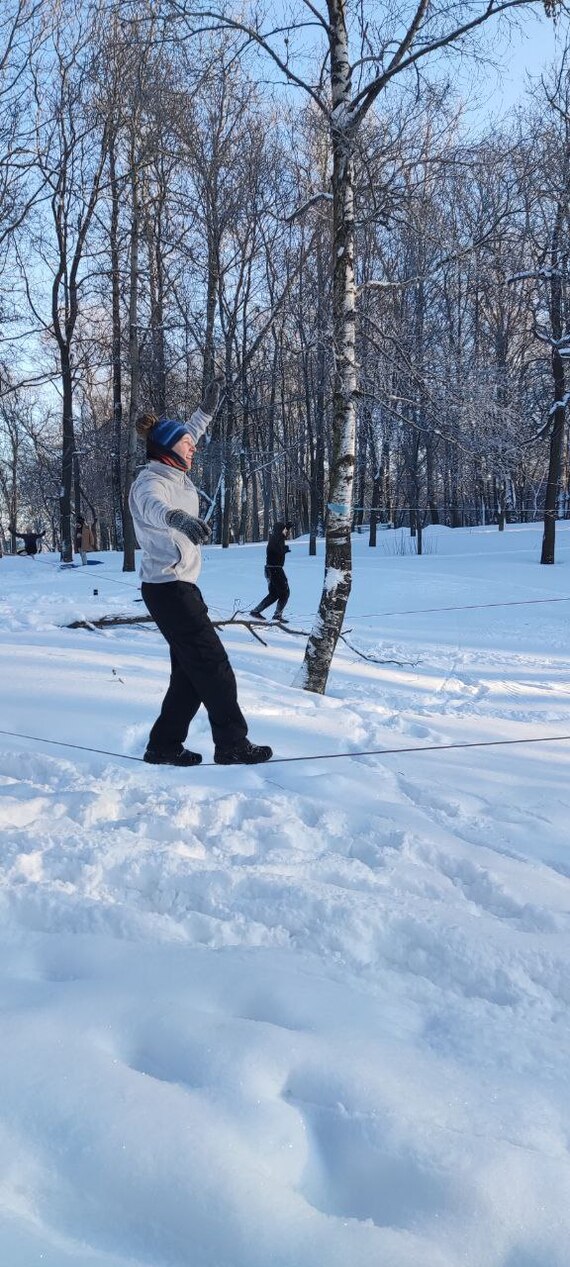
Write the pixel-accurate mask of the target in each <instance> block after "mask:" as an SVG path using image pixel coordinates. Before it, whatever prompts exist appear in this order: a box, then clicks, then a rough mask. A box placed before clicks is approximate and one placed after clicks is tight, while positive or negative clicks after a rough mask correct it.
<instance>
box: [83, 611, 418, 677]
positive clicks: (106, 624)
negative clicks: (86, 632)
mask: <svg viewBox="0 0 570 1267" xmlns="http://www.w3.org/2000/svg"><path fill="white" fill-rule="evenodd" d="M153 623H154V622H153V619H152V616H101V617H100V618H99V620H73V621H72V622H71V624H70V625H66V626H65V628H66V629H92V630H93V631H95V630H97V629H111V628H113V626H115V625H151V624H153ZM212 624H213V626H214V628H215V629H224V628H227V626H228V625H233V626H234V627H235V626H237V625H239V626H241V627H242V628H243V629H247V630H248V631H249V633H250V634H251V635H252V637H253V638H256V639H257V641H258V642H260V643H261V645H262V647H266V646H267V645H268V644H267V642H266V641H265V639H264V638H262V637H261V634H259V633H258V632H257V631H258V629H280V630H281V632H282V633H287V634H291V636H292V637H293V638H308V637H309V632H310V631H309V630H307V629H293V628H292V627H291V626H290V625H288V624H287V625H284V624H281V622H280V621H278V620H274V621H269V620H244V619H243V618H242V617H240V615H239V613H238V612H234V614H233V616H230V617H229V618H228V619H227V620H213V621H212ZM347 633H352V630H351V629H349V630H347ZM339 639H340V641H341V642H344V643H345V645H346V646H347V647H349V649H350V650H351V651H354V654H355V655H357V656H360V659H361V660H368V661H369V663H370V664H395V665H397V666H398V667H399V668H404V667H408V668H415V667H416V665H417V664H419V660H380V659H379V658H378V656H373V655H368V653H367V652H366V651H360V650H359V648H358V647H355V646H354V643H353V642H350V641H349V639H348V637H347V634H345V633H341V634H339Z"/></svg>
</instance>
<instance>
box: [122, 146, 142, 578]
mask: <svg viewBox="0 0 570 1267" xmlns="http://www.w3.org/2000/svg"><path fill="white" fill-rule="evenodd" d="M132 199H133V207H132V217H133V218H132V222H131V276H130V287H129V361H130V370H131V392H130V404H129V430H128V434H127V452H126V455H125V479H124V491H123V524H124V536H125V540H124V552H123V572H134V570H135V544H136V543H135V530H134V525H133V519H132V515H131V512H130V508H129V493H130V491H131V486H132V484H133V481H134V478H135V468H136V457H137V434H136V427H135V424H136V419H137V414H138V412H139V391H140V346H139V318H138V304H139V246H140V208H139V185H138V178H137V167H136V163H135V161H134V159H133V161H132Z"/></svg>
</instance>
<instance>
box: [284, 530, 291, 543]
mask: <svg viewBox="0 0 570 1267" xmlns="http://www.w3.org/2000/svg"><path fill="white" fill-rule="evenodd" d="M290 531H291V530H290V528H284V529H283V536H284V537H285V540H287V537H288V536H289V533H290Z"/></svg>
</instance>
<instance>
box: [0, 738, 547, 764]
mask: <svg viewBox="0 0 570 1267" xmlns="http://www.w3.org/2000/svg"><path fill="white" fill-rule="evenodd" d="M0 735H8V736H9V737H10V738H11V739H26V740H30V741H31V742H32V743H47V744H52V745H54V746H55V747H58V748H71V749H73V750H75V751H77V752H93V753H96V754H97V755H98V756H103V757H116V758H118V759H119V760H120V761H139V762H143V758H142V757H132V756H130V755H129V753H126V752H112V751H110V750H109V749H108V748H88V747H86V746H85V745H84V744H79V743H64V742H63V740H61V739H47V738H46V737H45V736H44V735H23V734H20V732H19V731H15V730H0ZM564 742H570V735H537V736H536V737H530V736H527V737H525V738H522V739H479V740H471V741H469V742H465V743H461V742H460V743H441V744H421V745H417V746H415V747H413V748H368V749H361V750H358V751H356V752H317V753H307V754H305V755H304V756H300V757H272V758H271V761H270V762H261V763H259V764H262V765H265V764H267V765H276V764H277V763H279V764H280V765H283V764H285V763H289V762H292V761H338V760H340V758H350V757H386V756H397V755H402V754H410V753H414V752H450V751H451V750H459V749H462V748H504V747H510V746H513V745H514V744H529V743H564ZM143 764H146V762H144V763H143ZM240 764H241V763H240ZM214 767H215V768H216V769H225V770H227V769H228V766H223V767H222V766H218V765H217V764H216V762H215V761H203V762H202V763H201V766H200V768H201V769H209V768H212V769H213V768H214ZM161 768H162V767H161ZM173 768H182V767H173ZM193 768H195V769H198V766H196V767H193ZM252 768H253V767H252Z"/></svg>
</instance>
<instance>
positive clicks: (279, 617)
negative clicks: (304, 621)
mask: <svg viewBox="0 0 570 1267" xmlns="http://www.w3.org/2000/svg"><path fill="white" fill-rule="evenodd" d="M273 619H274V620H278V621H279V622H280V623H281V624H282V625H288V624H289V621H288V620H287V617H286V616H284V615H283V612H280V611H279V608H277V609H276V611H275V615H274V617H273Z"/></svg>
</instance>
